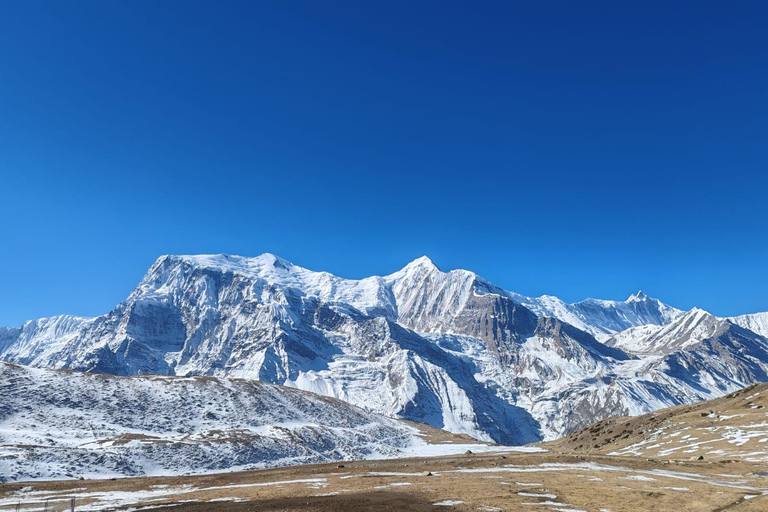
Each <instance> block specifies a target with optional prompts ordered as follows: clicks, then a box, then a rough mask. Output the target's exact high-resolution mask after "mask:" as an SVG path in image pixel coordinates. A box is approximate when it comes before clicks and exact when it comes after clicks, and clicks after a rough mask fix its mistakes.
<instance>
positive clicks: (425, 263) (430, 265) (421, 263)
mask: <svg viewBox="0 0 768 512" xmlns="http://www.w3.org/2000/svg"><path fill="white" fill-rule="evenodd" d="M408 269H414V270H415V269H425V270H430V271H431V270H437V271H440V269H439V268H438V266H437V265H435V263H434V262H433V261H432V260H431V259H430V258H429V256H421V257H420V258H416V259H415V260H413V261H412V262H410V263H409V264H407V265H406V266H405V267H404V268H403V270H408Z"/></svg>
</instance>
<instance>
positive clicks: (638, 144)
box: [0, 0, 768, 325]
mask: <svg viewBox="0 0 768 512" xmlns="http://www.w3.org/2000/svg"><path fill="white" fill-rule="evenodd" d="M0 73H1V75H0V177H1V178H2V179H1V181H0V194H2V195H1V197H0V235H1V238H0V239H1V240H2V250H0V325H19V324H20V323H21V322H22V321H23V320H25V319H29V318H36V317H41V316H47V315H52V314H59V313H72V314H80V315H96V314H101V313H105V312H107V311H109V310H110V309H111V308H112V307H114V305H115V304H117V303H118V302H119V301H121V300H122V299H123V298H125V297H126V296H127V295H128V293H130V291H131V290H132V289H133V287H134V286H135V285H136V284H137V283H138V281H139V280H140V278H141V277H142V275H143V274H144V272H145V271H146V269H147V268H148V267H149V266H150V265H151V264H152V262H153V261H154V260H155V259H156V258H157V257H158V256H159V255H161V254H166V253H177V254H179V253H181V254H185V253H221V252H225V253H232V254H241V255H256V254H260V253H262V252H273V253H276V254H278V255H280V256H282V257H284V258H286V259H289V260H291V261H293V262H295V263H297V264H300V265H303V266H306V267H309V268H312V269H318V270H328V271H331V272H333V273H336V274H339V275H341V276H345V277H362V276H367V275H371V274H383V273H389V272H392V271H394V270H396V269H398V268H400V267H401V266H403V265H404V264H405V263H407V262H408V261H409V260H411V259H413V258H415V257H418V256H420V255H422V254H427V255H429V256H430V257H431V258H432V259H433V260H434V261H435V262H436V263H437V264H438V265H439V266H441V267H442V268H443V269H450V268H457V267H461V268H469V269H471V270H474V271H476V272H478V273H479V274H481V275H483V276H485V277H487V278H488V279H490V280H492V281H494V282H495V283H497V284H499V285H501V286H503V287H505V288H508V289H512V290H515V291H517V292H520V293H524V294H528V295H539V294H543V293H547V294H554V295H558V296H560V297H562V298H564V299H566V300H569V301H575V300H579V299H583V298H585V297H589V296H591V297H600V298H610V299H624V298H626V297H627V296H628V295H629V294H630V293H632V292H635V291H637V289H640V288H642V289H643V290H644V291H645V292H646V293H648V294H650V295H653V296H656V297H659V298H661V299H662V300H664V301H666V302H668V303H670V304H673V305H675V306H678V307H681V308H690V307H692V306H699V307H703V308H705V309H708V310H710V311H711V312H713V313H715V314H720V315H731V314H739V313H747V312H754V311H760V310H768V270H767V269H766V261H767V260H768V258H767V257H766V256H767V253H766V251H767V250H768V204H766V197H767V196H768V177H767V176H766V175H767V174H768V172H767V171H768V165H767V164H768V3H766V2H763V1H752V2H750V1H738V2H723V1H719V2H708V1H691V2H682V1H681V2H669V1H663V2H661V1H660V2H653V1H644V2H616V1H610V2H590V1H586V2H572V1H561V2H548V1H543V2H530V1H526V2H522V1H521V2H513V1H503V2H445V1H439V2H438V1H436V2H421V1H420V2H412V1H408V2H400V1H389V0H388V1H386V2H359V1H350V2H334V1H330V2H315V1H307V2H301V1H288V2H286V1H282V0H281V1H274V2H267V1H263V2H262V1H259V2H250V1H248V2H226V1H224V2H213V1H210V2H189V1H185V2H180V1H174V2H170V1H157V0H152V1H133V0H132V1H123V2H118V1H79V2H55V1H45V2H38V1H32V0H18V1H11V0H8V1H4V2H2V3H1V4H0Z"/></svg>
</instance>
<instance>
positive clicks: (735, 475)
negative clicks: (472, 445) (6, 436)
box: [0, 451, 768, 512]
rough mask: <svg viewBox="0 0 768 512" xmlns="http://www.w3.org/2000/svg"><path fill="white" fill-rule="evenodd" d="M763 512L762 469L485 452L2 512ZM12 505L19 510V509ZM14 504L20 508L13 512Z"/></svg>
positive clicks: (1, 497)
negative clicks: (73, 505)
mask: <svg viewBox="0 0 768 512" xmlns="http://www.w3.org/2000/svg"><path fill="white" fill-rule="evenodd" d="M72 497H74V498H75V499H76V510H77V511H94V510H100V511H101V510H126V511H127V510H132V511H133V510H156V511H169V512H204V511H205V512H208V511H210V512H213V511H232V512H241V511H242V512H245V511H267V510H268V511H329V512H330V511H360V510H371V511H383V510H412V511H427V510H429V511H434V512H439V511H441V510H460V511H484V512H493V511H520V510H523V511H527V510H530V511H531V512H535V511H559V512H575V511H590V512H608V511H611V512H623V511H626V512H636V511H644V510H649V511H651V510H657V511H670V510H676V511H683V510H685V511H707V512H715V511H717V512H721V511H726V510H727V511H730V512H747V511H755V512H757V511H765V510H768V466H766V465H765V464H760V463H753V462H740V461H731V460H728V459H722V460H701V461H687V460H686V461H672V460H668V461H662V460H655V459H646V458H642V457H626V456H606V455H597V454H591V455H581V454H579V455H575V454H570V453H563V452H558V451H550V452H545V453H515V452H504V451H498V452H488V453H483V454H465V455H461V456H447V457H424V458H411V459H397V460H382V461H356V462H344V463H332V464H317V465H306V466H294V467H288V468H279V469H268V470H260V471H249V472H237V473H235V472H233V473H219V474H214V475H205V476H188V477H151V478H125V479H117V480H79V481H78V480H75V481H72V480H69V481H53V482H37V481H36V482H17V483H12V484H2V485H0V511H16V510H22V511H32V510H44V509H45V507H46V501H47V510H48V511H49V512H54V511H59V510H69V506H70V499H71V498H72ZM19 504H20V506H19ZM17 506H19V508H18V509H17Z"/></svg>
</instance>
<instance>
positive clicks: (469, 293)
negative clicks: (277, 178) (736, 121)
mask: <svg viewBox="0 0 768 512" xmlns="http://www.w3.org/2000/svg"><path fill="white" fill-rule="evenodd" d="M550 299H551V300H550ZM545 305H546V306H547V307H546V308H545V307H544V306H545ZM681 314H682V313H681V312H679V311H678V310H675V309H674V308H671V307H669V306H666V305H664V304H662V303H660V302H659V301H657V300H656V299H650V298H648V297H646V296H645V295H642V294H637V295H635V296H633V297H630V299H629V300H627V301H625V302H611V301H596V300H587V301H583V302H580V303H576V304H570V305H569V304H565V303H562V301H559V302H558V300H556V299H554V298H548V299H547V300H544V299H543V298H539V299H527V298H525V297H522V296H520V295H517V294H514V293H512V292H508V291H505V290H502V289H501V288H498V287H496V286H494V285H493V284H491V283H489V282H488V281H486V280H484V279H482V278H480V277H479V276H477V275H476V274H474V273H472V272H469V271H465V270H454V271H450V272H442V271H441V270H440V269H438V268H437V267H436V266H435V265H434V264H433V263H432V262H431V261H430V260H429V259H428V258H426V257H425V258H419V259H418V260H416V261H414V262H412V263H410V264H409V265H407V266H406V267H405V268H403V269H402V270H400V271H398V272H395V273H394V274H391V275H388V276H374V277H370V278H366V279H362V280H349V279H343V278H340V277H337V276H333V275H331V274H328V273H327V272H313V271H310V270H307V269H304V268H301V267H298V266H296V265H293V264H291V263H289V262H287V261H285V260H283V259H281V258H278V257H276V256H274V255H270V254H265V255H262V256H259V257H256V258H242V257H237V256H226V255H207V256H164V257H161V258H160V259H158V261H157V262H156V263H155V264H154V265H153V266H152V268H150V270H149V272H148V273H147V275H146V276H145V277H144V279H142V281H141V282H140V283H139V285H138V287H137V288H136V289H135V290H134V291H133V293H131V295H130V296H129V297H128V298H127V299H126V300H125V301H124V302H122V303H121V304H119V305H118V306H117V307H116V308H115V309H114V310H113V311H112V312H110V313H109V314H107V315H104V316H101V317H97V318H94V319H72V317H58V318H57V319H47V320H41V321H36V322H28V323H27V324H25V325H24V326H23V327H22V328H21V329H20V330H16V331H8V334H7V335H6V336H5V340H6V341H4V342H3V341H0V344H3V343H4V344H5V347H6V348H5V349H0V350H1V352H0V358H2V359H6V360H10V361H13V362H18V363H22V364H27V365H32V366H37V367H47V368H69V369H75V370H86V371H91V372H102V373H109V374H115V375H139V374H169V375H207V376H216V377H241V378H248V379H256V380H260V381H265V382H271V383H275V384H283V385H287V386H292V387H297V388H301V389H304V390H309V391H313V392H316V393H319V394H322V395H326V396H331V397H335V398H340V399H342V400H345V401H348V402H350V403H352V404H355V405H358V406H360V407H363V408H365V409H366V410H369V411H373V412H376V413H380V414H383V415H386V416H390V417H400V418H407V419H412V420H415V421H419V422H423V423H427V424H429V425H432V426H435V427H438V428H444V429H447V430H449V431H452V432H463V433H467V434H469V435H472V436H474V437H476V438H478V439H482V440H494V441H496V442H500V443H505V444H520V443H526V442H531V441H536V440H539V439H542V438H543V439H552V438H554V437H557V436H559V435H562V434H564V433H568V432H570V431H572V430H574V429H577V428H580V427H583V426H585V425H587V424H589V423H591V422H593V421H594V420H596V419H599V418H604V417H607V416H612V415H626V414H639V413H643V412H650V411H652V410H654V409H655V408H658V407H664V406H669V405H676V404H679V403H683V402H691V401H695V400H700V399H704V398H712V397H713V396H717V394H718V393H722V392H725V391H729V390H731V388H732V386H737V385H746V384H748V383H750V382H754V381H757V380H761V379H764V376H765V372H764V371H763V367H764V363H765V362H768V354H763V353H759V351H760V350H763V349H762V348H761V347H762V345H761V344H760V343H757V342H755V343H754V344H753V345H754V347H752V348H754V350H753V352H752V353H753V354H754V355H753V356H752V357H754V358H755V360H756V361H757V362H755V364H753V365H742V366H740V367H739V370H738V371H736V372H735V373H734V374H732V375H725V374H723V372H726V371H727V364H728V362H730V360H731V357H732V354H730V353H728V352H727V351H728V350H731V349H733V350H737V349H738V347H735V346H734V347H731V346H727V347H726V346H723V350H725V351H726V352H724V353H714V354H710V355H709V356H708V357H713V358H714V360H713V361H711V363H710V366H712V367H713V368H716V369H717V370H716V371H715V372H714V373H709V372H707V371H706V368H705V369H704V370H702V368H700V367H699V366H700V361H699V360H698V359H697V360H696V361H693V362H691V366H690V368H686V367H682V368H681V367H680V361H682V359H681V358H680V357H677V356H675V354H676V353H677V352H675V353H672V354H670V353H658V354H657V353H653V354H648V355H647V357H646V354H645V353H642V354H641V355H642V356H643V357H642V358H639V359H638V358H637V356H631V357H630V356H629V355H627V354H626V353H625V352H624V351H623V350H622V349H620V348H617V347H610V346H608V345H605V344H603V343H601V342H599V341H598V340H597V339H595V337H594V336H593V334H591V333H595V334H599V335H600V336H601V337H604V336H607V335H608V333H613V332H615V331H618V330H621V329H624V328H625V327H637V326H639V325H645V324H648V323H656V324H663V325H666V324H668V323H669V322H671V321H673V320H675V319H678V318H679V317H680V315H681ZM644 329H649V330H653V329H651V328H644ZM758 338H759V337H758ZM0 339H2V338H0ZM633 339H634V338H633ZM761 339H762V338H761ZM627 343H629V342H627ZM617 346H618V345H617ZM682 348H685V347H682ZM673 356H674V357H675V358H676V359H674V360H673V359H671V358H672V357H673ZM696 357H699V356H696ZM673 363H674V364H673ZM713 375H718V376H720V377H718V378H721V377H722V378H723V379H724V382H725V383H726V384H725V385H724V386H725V387H724V388H723V387H722V386H718V385H713V384H712V382H711V379H713V378H715V377H714V376H713Z"/></svg>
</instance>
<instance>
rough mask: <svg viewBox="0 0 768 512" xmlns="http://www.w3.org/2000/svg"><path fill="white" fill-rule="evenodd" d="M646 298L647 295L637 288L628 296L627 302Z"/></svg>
mask: <svg viewBox="0 0 768 512" xmlns="http://www.w3.org/2000/svg"><path fill="white" fill-rule="evenodd" d="M647 298H648V296H647V295H646V294H644V293H643V290H638V291H637V293H635V294H633V295H630V296H629V298H628V299H627V302H641V301H644V300H645V299H647Z"/></svg>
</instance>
